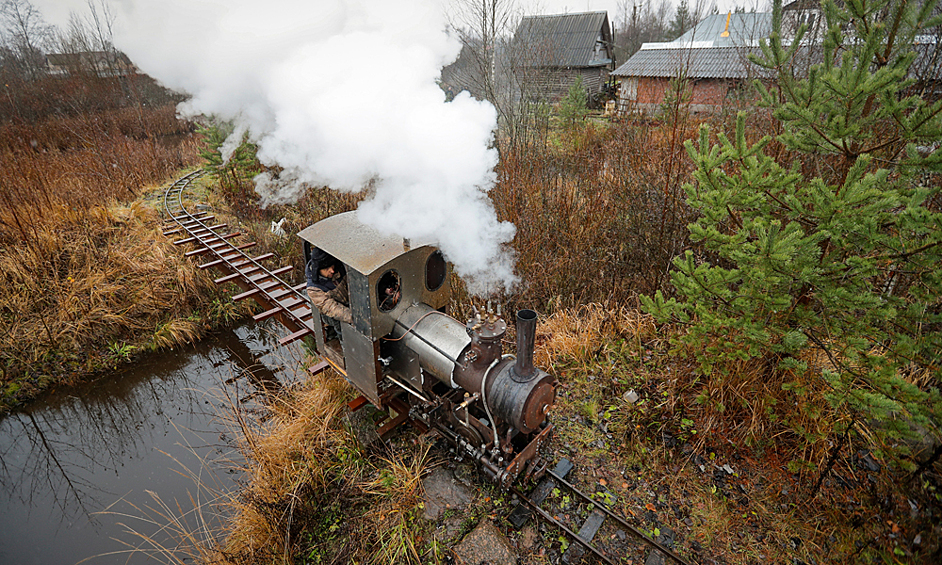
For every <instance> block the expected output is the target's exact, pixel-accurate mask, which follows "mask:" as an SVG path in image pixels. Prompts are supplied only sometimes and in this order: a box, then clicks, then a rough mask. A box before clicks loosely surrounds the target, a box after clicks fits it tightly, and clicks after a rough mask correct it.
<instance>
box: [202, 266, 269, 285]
mask: <svg viewBox="0 0 942 565" xmlns="http://www.w3.org/2000/svg"><path fill="white" fill-rule="evenodd" d="M233 266H234V265H233ZM259 269H261V267H260V266H258V265H252V267H250V268H248V269H245V270H240V271H239V272H237V273H232V274H231V275H226V276H224V277H219V278H218V279H216V280H214V281H213V282H214V283H216V284H223V283H227V282H229V281H231V280H233V279H237V278H239V277H242V276H244V277H248V275H249V273H254V272H255V271H257V270H259Z"/></svg>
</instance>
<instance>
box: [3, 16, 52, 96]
mask: <svg viewBox="0 0 942 565" xmlns="http://www.w3.org/2000/svg"><path fill="white" fill-rule="evenodd" d="M0 22H2V24H3V33H4V40H5V43H6V44H7V47H8V49H9V50H10V52H11V53H12V54H14V55H15V56H16V58H17V61H18V63H19V65H21V66H22V68H23V71H24V73H25V74H26V77H27V78H29V79H35V78H37V77H38V76H39V75H40V73H41V72H42V68H43V66H44V64H45V58H44V57H45V50H46V49H47V48H48V47H49V46H50V45H51V42H52V40H53V38H54V37H55V27H54V26H52V25H49V24H47V23H46V22H45V21H44V20H43V17H42V14H41V13H40V11H39V9H38V8H37V7H36V6H34V5H33V4H32V3H31V2H30V1H29V0H2V3H0Z"/></svg>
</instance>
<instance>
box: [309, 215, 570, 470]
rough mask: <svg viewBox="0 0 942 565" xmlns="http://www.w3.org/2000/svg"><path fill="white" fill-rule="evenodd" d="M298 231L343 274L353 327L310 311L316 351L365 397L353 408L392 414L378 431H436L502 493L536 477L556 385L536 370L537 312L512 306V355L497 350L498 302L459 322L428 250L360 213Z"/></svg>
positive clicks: (439, 264) (435, 254)
mask: <svg viewBox="0 0 942 565" xmlns="http://www.w3.org/2000/svg"><path fill="white" fill-rule="evenodd" d="M298 235H299V236H300V237H301V239H302V240H304V251H305V261H307V259H308V258H309V257H310V254H311V252H312V250H313V249H314V248H318V249H320V250H322V251H324V252H326V253H328V254H330V255H332V256H333V257H335V258H336V259H337V260H339V261H340V262H341V263H342V264H343V267H344V269H345V271H346V277H347V286H348V289H349V295H350V310H351V314H352V319H353V323H352V324H346V323H342V324H340V327H341V332H340V335H339V336H337V338H334V339H332V338H331V335H330V333H331V332H330V331H329V326H328V325H325V320H324V319H323V318H322V316H321V313H320V312H319V311H318V310H317V308H316V307H315V306H313V305H312V313H313V318H314V335H315V341H316V348H317V352H318V353H319V354H320V355H321V356H322V358H324V359H325V360H326V361H327V362H328V363H329V364H330V365H332V366H333V367H334V368H335V369H337V370H338V371H339V372H340V373H341V374H343V375H344V377H345V378H346V380H347V381H348V382H349V383H350V384H352V385H353V386H354V387H355V388H356V389H357V390H358V391H359V392H360V393H361V394H362V397H360V399H358V401H354V403H351V407H352V408H354V409H356V408H358V407H359V406H362V405H365V404H366V403H367V402H369V403H372V404H373V405H374V406H375V407H376V408H378V409H380V410H385V411H387V413H389V414H390V416H389V418H388V420H387V421H386V422H385V423H384V424H383V425H382V426H381V427H380V428H379V430H378V432H379V433H380V435H383V434H384V433H386V432H388V431H390V430H391V429H392V428H394V427H396V426H398V425H399V424H401V423H403V422H405V421H407V420H409V421H411V422H412V423H413V424H414V425H415V426H417V427H419V428H420V429H423V430H428V429H433V430H435V431H436V432H437V433H439V434H440V435H441V436H442V437H444V438H445V439H446V440H448V441H449V442H450V443H451V444H452V445H453V446H454V447H455V448H456V449H457V450H458V451H459V453H461V454H462V455H463V456H469V457H471V458H473V459H474V460H476V461H477V462H478V463H479V464H480V466H481V468H482V469H483V470H484V472H485V473H486V474H487V475H488V476H489V477H490V478H491V479H492V480H494V481H495V482H497V483H498V484H499V485H500V486H501V487H502V488H506V487H508V486H509V485H510V484H511V483H512V482H513V481H514V479H515V478H516V477H518V476H520V475H521V474H523V475H538V474H540V473H541V472H542V460H541V457H540V448H541V447H542V446H543V445H544V443H545V442H546V441H547V439H548V438H549V435H550V433H551V432H552V425H551V424H550V423H549V421H548V420H547V413H548V411H549V410H550V408H551V407H552V406H553V403H554V401H555V398H556V385H557V383H556V381H555V379H554V378H553V377H552V376H550V375H549V374H547V373H545V372H544V371H541V370H540V369H538V368H536V367H534V366H533V346H534V333H535V329H536V313H535V312H533V311H532V310H521V311H520V312H518V313H517V320H516V324H517V327H516V332H517V355H516V357H514V356H511V355H504V354H503V346H502V343H501V342H502V339H503V338H504V336H505V334H506V331H507V325H506V323H505V322H504V320H503V319H501V316H500V309H499V307H498V308H497V309H492V308H490V307H487V308H484V309H483V310H484V311H483V312H479V311H476V313H475V316H474V317H473V318H472V319H471V320H470V321H468V322H467V323H466V324H462V323H461V322H459V321H458V320H456V319H454V318H452V317H451V316H449V315H448V314H447V305H448V301H449V298H450V292H451V287H450V284H448V278H449V275H450V269H449V266H448V263H447V262H446V260H445V258H444V256H443V255H442V253H441V251H439V250H438V249H436V248H435V247H434V245H432V244H429V243H423V242H410V241H409V240H406V239H403V238H401V237H397V236H390V235H384V234H381V233H380V232H378V231H377V230H375V229H373V228H372V227H370V226H367V225H364V224H362V223H360V222H359V221H358V220H357V218H356V213H355V212H346V213H343V214H338V215H336V216H331V217H329V218H327V219H325V220H323V221H320V222H318V223H316V224H314V225H312V226H310V227H308V228H306V229H305V230H303V231H302V232H301V233H299V234H298ZM318 322H320V323H318ZM338 338H339V339H338Z"/></svg>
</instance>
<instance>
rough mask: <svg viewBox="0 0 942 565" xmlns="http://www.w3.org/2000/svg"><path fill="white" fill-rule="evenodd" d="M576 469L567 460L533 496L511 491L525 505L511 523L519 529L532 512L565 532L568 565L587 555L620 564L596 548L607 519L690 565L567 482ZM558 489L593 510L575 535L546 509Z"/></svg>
mask: <svg viewBox="0 0 942 565" xmlns="http://www.w3.org/2000/svg"><path fill="white" fill-rule="evenodd" d="M572 468H573V466H572V463H570V462H569V461H568V460H566V459H563V460H562V461H560V462H559V463H557V465H556V467H555V468H554V469H552V470H549V469H547V471H546V476H545V478H544V479H543V480H542V481H540V483H539V484H538V485H536V487H534V488H533V490H532V491H530V493H529V494H525V493H523V492H522V491H520V490H519V489H518V488H517V487H511V489H510V492H511V493H513V494H514V495H515V496H516V497H517V498H518V499H520V501H521V504H519V505H518V506H517V507H516V508H514V510H513V511H512V512H511V514H510V516H508V521H509V522H510V523H511V524H513V525H514V526H515V527H517V528H518V529H519V528H521V527H522V526H523V524H524V523H526V521H527V520H528V519H529V517H530V515H531V512H535V513H536V515H537V516H538V517H539V518H540V519H542V520H543V521H545V522H546V523H548V524H550V525H552V526H553V527H555V528H557V529H559V530H561V531H562V532H564V533H565V534H566V536H568V538H569V539H570V540H572V543H571V545H570V546H569V548H568V549H567V550H566V551H565V552H563V556H562V563H564V564H565V565H569V564H575V563H579V562H580V561H581V560H582V558H583V556H584V555H585V554H586V552H589V553H592V554H593V555H594V556H595V557H596V558H597V559H598V560H599V561H600V562H602V563H607V564H609V565H615V563H616V561H614V560H613V558H612V557H611V556H609V555H606V553H605V551H604V550H603V549H601V548H599V547H597V546H596V545H594V544H593V540H594V538H595V535H596V533H598V531H599V530H600V529H601V527H602V524H603V523H604V522H605V519H606V518H611V519H612V520H614V521H615V522H616V523H617V524H618V525H619V526H620V527H622V528H624V529H626V530H627V531H629V532H631V533H632V534H634V535H635V536H636V537H637V538H639V539H640V540H641V541H643V542H644V543H645V544H647V545H649V546H651V547H652V548H653V549H652V551H654V550H656V551H660V552H661V553H662V554H663V555H665V556H667V557H669V558H671V559H672V560H674V561H675V562H677V563H678V564H679V565H689V564H688V563H687V562H686V561H684V560H683V558H681V557H680V556H679V555H677V554H676V553H674V552H673V551H671V550H670V549H668V548H667V547H665V546H664V544H661V543H658V542H657V541H655V540H653V539H651V538H650V537H649V536H648V535H646V534H645V533H644V532H642V531H641V530H639V529H637V528H635V527H634V526H632V525H631V524H629V523H628V522H627V521H626V520H625V519H624V518H623V517H621V516H619V515H618V514H615V513H614V512H612V511H611V510H609V509H608V508H607V507H606V503H605V501H604V500H603V501H599V500H595V499H593V498H592V497H591V496H589V495H588V494H586V493H584V492H582V491H581V490H579V489H578V488H576V486H575V485H573V484H572V483H570V482H569V481H567V480H566V479H565V476H566V475H567V474H568V473H569V471H570V470H572ZM558 486H562V487H565V488H566V489H567V490H568V491H569V492H571V493H572V494H573V495H574V496H575V497H576V499H578V500H575V501H574V503H573V504H574V505H577V504H581V505H583V507H585V508H588V509H590V511H589V513H588V516H587V517H586V519H585V521H584V522H583V524H582V526H581V527H580V528H579V531H578V532H576V531H574V530H573V529H572V528H571V527H570V526H569V525H567V524H566V523H564V522H563V521H562V520H560V519H559V517H558V515H553V513H551V512H548V511H546V510H544V509H543V507H542V505H543V503H544V502H545V501H546V499H547V498H548V497H549V495H550V493H551V492H552V491H554V490H555V489H557V488H558ZM615 559H618V558H615Z"/></svg>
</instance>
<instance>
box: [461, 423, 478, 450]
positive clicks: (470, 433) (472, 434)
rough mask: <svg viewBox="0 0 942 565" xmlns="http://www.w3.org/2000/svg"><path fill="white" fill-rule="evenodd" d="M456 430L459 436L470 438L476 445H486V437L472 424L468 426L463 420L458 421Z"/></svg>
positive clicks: (472, 443) (470, 441)
mask: <svg viewBox="0 0 942 565" xmlns="http://www.w3.org/2000/svg"><path fill="white" fill-rule="evenodd" d="M455 431H456V432H458V435H459V436H461V437H463V438H464V439H466V440H468V443H470V444H471V445H473V446H474V447H479V446H481V445H484V438H483V437H481V433H480V432H478V431H477V430H476V429H474V428H473V427H471V426H466V425H465V424H464V423H463V422H460V421H459V422H458V425H457V426H456V430H455Z"/></svg>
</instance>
